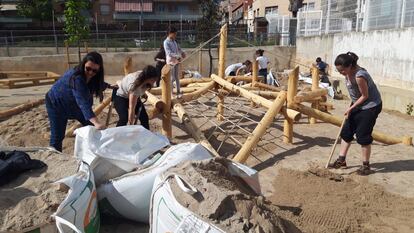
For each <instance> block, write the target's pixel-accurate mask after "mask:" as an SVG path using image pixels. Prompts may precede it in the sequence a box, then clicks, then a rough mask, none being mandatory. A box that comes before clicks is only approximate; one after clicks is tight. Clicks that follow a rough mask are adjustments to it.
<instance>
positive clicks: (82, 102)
mask: <svg viewBox="0 0 414 233" xmlns="http://www.w3.org/2000/svg"><path fill="white" fill-rule="evenodd" d="M72 93H73V96H74V97H75V101H76V104H77V105H78V107H79V108H80V110H81V112H82V114H83V117H84V118H85V120H89V121H90V122H92V124H94V126H95V127H96V128H97V129H102V128H103V127H102V126H103V125H102V124H101V123H100V122H99V120H98V119H97V117H96V115H95V113H94V112H93V111H92V103H93V100H92V96H91V94H90V92H89V88H88V86H87V84H86V81H85V80H83V78H81V77H76V78H75V88H74V89H72Z"/></svg>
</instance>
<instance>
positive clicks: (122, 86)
mask: <svg viewBox="0 0 414 233" xmlns="http://www.w3.org/2000/svg"><path fill="white" fill-rule="evenodd" d="M140 73H141V72H140V71H137V72H134V73H130V74H128V75H126V76H125V77H124V78H123V79H122V80H121V82H120V83H119V84H118V86H119V88H118V90H117V92H116V95H117V96H121V97H124V98H128V97H129V94H130V93H131V94H133V95H135V96H141V95H142V94H143V93H142V90H141V88H139V87H138V88H136V89H135V90H134V91H133V92H132V90H131V88H132V86H133V84H134V82H135V80H136V79H137V77H138V75H139V74H140Z"/></svg>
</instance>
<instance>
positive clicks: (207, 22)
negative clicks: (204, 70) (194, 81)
mask: <svg viewBox="0 0 414 233" xmlns="http://www.w3.org/2000/svg"><path fill="white" fill-rule="evenodd" d="M199 6H200V12H201V15H202V17H201V19H200V20H199V21H198V22H197V30H198V34H199V37H200V38H202V40H208V39H210V38H211V37H212V36H213V33H214V34H215V33H216V32H217V30H218V28H219V25H220V24H219V22H220V20H221V15H222V12H221V10H220V1H219V0H199ZM208 54H209V57H210V71H209V76H210V75H211V73H212V70H213V57H212V55H211V46H210V43H209V44H208Z"/></svg>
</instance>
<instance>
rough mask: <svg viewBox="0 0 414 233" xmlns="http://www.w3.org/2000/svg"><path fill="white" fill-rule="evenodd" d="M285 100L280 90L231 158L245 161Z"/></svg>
mask: <svg viewBox="0 0 414 233" xmlns="http://www.w3.org/2000/svg"><path fill="white" fill-rule="evenodd" d="M285 101H286V92H284V91H282V92H280V94H279V96H278V97H277V98H276V99H275V101H273V103H272V105H271V106H270V108H269V110H268V111H267V112H266V114H265V115H264V117H263V118H262V120H261V121H260V122H259V124H258V125H257V126H256V128H255V129H254V130H253V132H252V134H251V135H250V136H249V137H248V138H247V140H246V142H245V143H244V144H243V146H242V148H240V150H239V152H238V153H237V154H236V156H235V157H234V159H233V160H234V161H236V162H239V163H244V162H246V160H247V158H248V157H249V155H250V153H251V151H252V150H253V149H254V148H255V147H256V146H257V143H258V142H259V139H260V138H261V137H262V136H263V134H264V133H265V132H266V129H267V128H268V127H269V126H270V125H271V124H272V122H273V120H274V118H275V116H276V115H277V114H278V113H279V111H280V110H281V109H282V107H283V104H284V103H285Z"/></svg>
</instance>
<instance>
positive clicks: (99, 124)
mask: <svg viewBox="0 0 414 233" xmlns="http://www.w3.org/2000/svg"><path fill="white" fill-rule="evenodd" d="M95 128H96V129H99V130H101V129H105V128H106V126H105V125H104V124H101V123H100V122H96V123H95Z"/></svg>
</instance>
